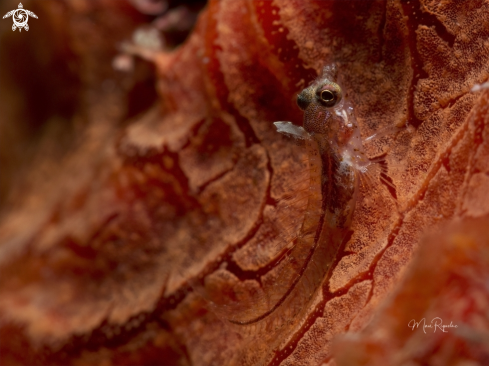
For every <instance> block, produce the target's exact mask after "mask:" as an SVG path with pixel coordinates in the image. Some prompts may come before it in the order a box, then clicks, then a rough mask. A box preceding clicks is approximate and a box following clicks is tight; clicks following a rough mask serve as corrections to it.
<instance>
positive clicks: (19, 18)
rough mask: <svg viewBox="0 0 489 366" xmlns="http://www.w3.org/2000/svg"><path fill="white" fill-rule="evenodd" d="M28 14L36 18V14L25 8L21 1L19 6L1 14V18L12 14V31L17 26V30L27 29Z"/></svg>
mask: <svg viewBox="0 0 489 366" xmlns="http://www.w3.org/2000/svg"><path fill="white" fill-rule="evenodd" d="M29 15H30V16H31V17H34V18H36V19H37V15H36V14H34V13H33V12H32V11H30V10H25V9H24V7H23V6H22V3H19V8H18V9H15V10H11V11H9V12H8V13H7V14H5V15H4V16H3V19H5V18H7V17H9V16H12V19H13V21H14V25H12V30H13V31H15V30H16V29H17V28H19V32H21V31H22V28H24V29H25V30H26V31H28V30H29V25H27V21H28V20H29Z"/></svg>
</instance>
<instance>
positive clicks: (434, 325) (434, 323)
mask: <svg viewBox="0 0 489 366" xmlns="http://www.w3.org/2000/svg"><path fill="white" fill-rule="evenodd" d="M421 323H423V324H421ZM408 327H409V328H411V330H414V328H416V329H417V328H418V327H422V329H423V332H424V333H425V334H426V329H428V330H432V331H433V333H436V330H437V329H439V330H440V331H442V332H443V333H448V329H450V328H458V325H456V324H452V322H450V324H443V320H441V318H438V317H436V318H433V319H432V320H431V323H430V324H426V319H425V318H423V319H421V320H420V321H419V322H417V321H415V320H414V319H412V320H411V321H410V322H409V324H408Z"/></svg>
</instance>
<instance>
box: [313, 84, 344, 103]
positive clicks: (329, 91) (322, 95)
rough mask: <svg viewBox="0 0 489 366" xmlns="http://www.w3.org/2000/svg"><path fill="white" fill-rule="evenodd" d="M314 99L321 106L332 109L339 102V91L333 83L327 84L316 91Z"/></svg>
mask: <svg viewBox="0 0 489 366" xmlns="http://www.w3.org/2000/svg"><path fill="white" fill-rule="evenodd" d="M316 97H317V99H318V100H319V102H320V103H321V104H322V105H323V106H325V107H334V106H335V105H336V104H338V102H339V101H340V100H341V89H340V87H339V86H338V85H337V84H335V83H328V84H326V85H323V86H322V87H321V88H320V89H319V90H317V91H316Z"/></svg>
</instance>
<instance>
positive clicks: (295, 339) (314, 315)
mask: <svg viewBox="0 0 489 366" xmlns="http://www.w3.org/2000/svg"><path fill="white" fill-rule="evenodd" d="M352 235H353V231H351V230H349V231H348V232H347V233H346V234H345V237H344V238H343V240H342V243H341V246H340V248H339V251H338V253H337V255H336V256H335V259H334V261H333V263H332V264H331V267H330V270H329V271H328V275H327V276H325V278H324V280H323V284H322V285H321V287H320V289H321V288H322V291H323V299H322V300H321V301H320V302H319V303H318V304H317V305H316V306H315V308H314V311H312V312H310V313H309V315H308V316H307V319H306V320H305V321H304V323H303V325H302V326H301V327H300V329H299V330H297V331H296V332H295V333H294V335H293V336H292V338H291V340H290V341H289V342H288V343H287V344H286V345H285V346H284V347H283V348H282V349H281V350H279V351H276V352H275V357H274V358H273V360H272V362H270V364H269V366H279V365H280V364H281V362H283V361H284V360H285V359H286V358H287V357H289V356H290V355H291V354H292V353H293V352H294V350H295V349H296V348H297V345H298V344H299V342H300V341H301V339H302V338H303V337H304V335H305V334H306V333H307V332H308V331H309V329H310V328H311V327H312V326H313V325H314V323H315V321H316V320H317V319H318V318H321V317H322V316H323V312H324V308H325V306H326V304H327V303H328V302H329V301H330V300H332V299H334V298H337V297H341V296H343V295H345V294H346V293H347V292H348V290H349V288H350V287H351V286H353V285H354V284H356V283H359V282H362V281H364V280H365V278H360V277H356V278H355V279H354V281H352V282H351V283H350V284H349V285H350V286H349V287H345V288H343V289H341V290H338V291H336V292H334V293H332V292H330V291H329V281H328V280H329V278H330V276H331V274H332V273H333V271H334V268H336V266H337V265H338V263H339V262H340V260H341V258H343V256H344V255H345V246H346V244H347V243H348V241H349V240H350V239H351V237H352Z"/></svg>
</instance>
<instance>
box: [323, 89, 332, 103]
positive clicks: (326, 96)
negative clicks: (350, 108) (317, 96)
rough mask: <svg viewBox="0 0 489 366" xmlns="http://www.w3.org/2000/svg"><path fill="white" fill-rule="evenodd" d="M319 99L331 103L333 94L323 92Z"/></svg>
mask: <svg viewBox="0 0 489 366" xmlns="http://www.w3.org/2000/svg"><path fill="white" fill-rule="evenodd" d="M321 99H322V100H323V101H324V102H331V101H333V100H334V94H333V92H332V91H331V90H323V91H322V92H321Z"/></svg>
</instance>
